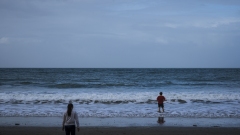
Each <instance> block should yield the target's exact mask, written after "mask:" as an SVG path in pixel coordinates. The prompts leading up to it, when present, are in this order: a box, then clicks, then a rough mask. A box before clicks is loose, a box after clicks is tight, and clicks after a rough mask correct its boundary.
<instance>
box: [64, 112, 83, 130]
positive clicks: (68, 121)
mask: <svg viewBox="0 0 240 135" xmlns="http://www.w3.org/2000/svg"><path fill="white" fill-rule="evenodd" d="M75 122H76V124H77V127H79V121H78V115H77V112H75V111H73V110H72V113H71V116H68V114H67V112H66V113H64V115H63V125H65V126H67V125H75Z"/></svg>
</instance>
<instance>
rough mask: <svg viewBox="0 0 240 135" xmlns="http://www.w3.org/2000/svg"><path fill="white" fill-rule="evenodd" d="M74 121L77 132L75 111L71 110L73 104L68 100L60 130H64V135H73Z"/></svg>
mask: <svg viewBox="0 0 240 135" xmlns="http://www.w3.org/2000/svg"><path fill="white" fill-rule="evenodd" d="M75 123H76V124H77V130H78V132H79V130H80V128H79V121H78V115H77V112H75V111H73V104H72V103H71V102H69V104H68V106H67V112H66V113H64V115H63V122H62V130H63V131H64V130H65V133H66V135H75V128H76V126H75Z"/></svg>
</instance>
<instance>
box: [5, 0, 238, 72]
mask: <svg viewBox="0 0 240 135" xmlns="http://www.w3.org/2000/svg"><path fill="white" fill-rule="evenodd" d="M0 68H240V0H0Z"/></svg>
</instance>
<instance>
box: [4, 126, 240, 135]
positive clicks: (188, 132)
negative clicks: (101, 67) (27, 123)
mask: <svg viewBox="0 0 240 135" xmlns="http://www.w3.org/2000/svg"><path fill="white" fill-rule="evenodd" d="M33 134H34V135H64V134H65V132H64V131H62V130H61V128H60V127H16V126H14V127H13V126H10V127H0V135H33ZM112 134H114V135H135V134H136V135H159V134H161V135H203V134H204V135H239V134H240V128H220V127H210V128H206V127H205V128H203V127H82V128H81V129H80V132H77V135H112Z"/></svg>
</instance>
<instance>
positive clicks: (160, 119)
mask: <svg viewBox="0 0 240 135" xmlns="http://www.w3.org/2000/svg"><path fill="white" fill-rule="evenodd" d="M157 122H158V123H159V124H163V123H164V122H165V120H164V117H158V120H157Z"/></svg>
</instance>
